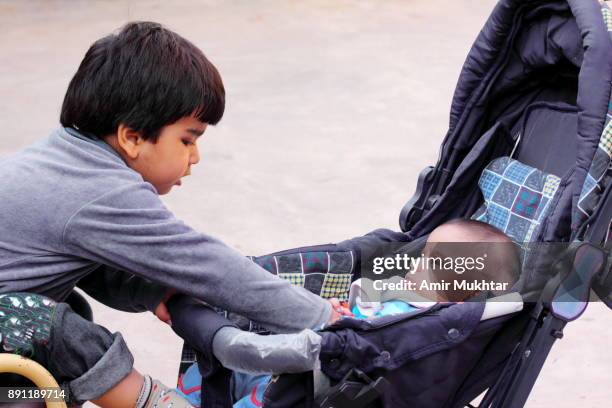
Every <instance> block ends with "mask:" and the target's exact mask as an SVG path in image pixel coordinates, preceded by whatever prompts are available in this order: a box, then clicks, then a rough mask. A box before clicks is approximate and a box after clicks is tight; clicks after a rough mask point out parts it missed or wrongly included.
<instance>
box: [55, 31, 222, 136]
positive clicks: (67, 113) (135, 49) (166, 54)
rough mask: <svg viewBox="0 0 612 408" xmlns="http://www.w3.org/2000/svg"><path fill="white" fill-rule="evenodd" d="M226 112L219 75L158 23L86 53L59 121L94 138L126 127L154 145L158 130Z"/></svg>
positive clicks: (98, 43)
mask: <svg viewBox="0 0 612 408" xmlns="http://www.w3.org/2000/svg"><path fill="white" fill-rule="evenodd" d="M224 109H225V90H224V88H223V82H222V81H221V76H220V75H219V72H218V71H217V69H216V68H215V67H214V66H213V65H212V64H211V63H210V62H209V61H208V60H207V59H206V57H205V56H204V54H203V53H202V51H200V50H199V49H198V48H197V47H196V46H195V45H193V44H192V43H191V42H189V41H187V40H186V39H184V38H183V37H181V36H180V35H178V34H176V33H174V32H172V31H170V30H168V29H166V28H164V27H163V26H161V25H160V24H157V23H152V22H134V23H129V24H127V25H125V26H124V27H123V28H122V29H121V30H120V31H119V32H118V33H117V34H111V35H108V36H106V37H104V38H101V39H100V40H98V41H96V42H95V43H94V44H93V45H92V46H91V47H90V48H89V50H88V51H87V53H86V54H85V57H84V58H83V61H81V65H80V66H79V69H78V70H77V72H76V74H75V75H74V77H73V78H72V80H71V81H70V85H68V90H67V91H66V96H65V97H64V103H63V104H62V112H61V115H60V122H61V124H62V125H63V126H66V127H74V128H76V129H78V130H80V131H82V132H83V133H85V134H87V133H89V134H93V135H95V136H97V137H103V136H106V135H109V134H112V133H114V132H116V131H117V128H118V126H119V124H124V125H126V126H128V127H129V128H131V129H133V130H135V131H138V132H141V134H142V137H143V138H144V139H147V140H151V141H153V142H155V141H156V140H157V137H158V136H159V131H160V130H161V128H162V127H164V126H166V125H170V124H172V123H174V122H176V121H177V120H179V119H180V118H182V117H185V116H190V115H193V116H194V117H196V118H197V119H198V120H200V121H202V122H204V123H208V124H211V125H214V124H216V123H217V122H219V121H220V120H221V117H222V116H223V111H224Z"/></svg>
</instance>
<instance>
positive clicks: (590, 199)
mask: <svg viewBox="0 0 612 408" xmlns="http://www.w3.org/2000/svg"><path fill="white" fill-rule="evenodd" d="M601 7H602V9H601V13H602V16H603V19H604V22H605V23H606V26H607V28H608V33H609V35H610V38H611V40H612V11H611V10H610V8H609V6H608V5H607V4H606V3H602V5H601ZM611 182H612V95H610V102H609V103H608V114H607V115H606V119H605V122H604V129H603V132H602V134H601V137H600V139H599V145H598V146H597V150H596V151H595V154H594V156H593V162H592V164H591V167H590V168H589V172H588V174H587V176H586V179H585V180H584V184H583V185H582V191H581V192H580V198H579V199H578V205H577V206H576V208H575V210H574V214H573V217H572V229H578V228H579V227H580V226H581V225H582V224H583V223H584V222H585V221H586V220H587V218H588V217H589V216H590V215H591V214H593V211H594V210H595V208H596V207H597V203H598V202H599V198H600V196H601V194H602V193H603V191H604V190H605V189H606V186H608V185H609V184H610V183H611Z"/></svg>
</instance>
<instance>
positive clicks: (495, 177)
mask: <svg viewBox="0 0 612 408" xmlns="http://www.w3.org/2000/svg"><path fill="white" fill-rule="evenodd" d="M560 181H561V180H560V179H559V177H557V176H554V175H552V174H547V173H544V172H542V171H540V170H537V169H534V168H533V167H529V166H527V165H525V164H523V163H521V162H518V161H516V160H513V159H511V158H509V157H500V158H497V159H495V160H493V161H492V162H491V163H490V164H489V165H488V166H487V167H486V168H485V170H484V171H483V172H482V175H481V176H480V180H479V182H478V185H479V186H480V189H481V191H482V195H483V196H484V201H485V202H484V204H483V205H482V206H481V207H480V208H479V209H478V211H476V213H475V214H474V216H473V217H472V218H474V219H476V220H479V221H483V222H486V223H488V224H491V225H493V226H494V227H496V228H498V229H500V230H501V231H503V232H504V233H505V234H506V235H508V236H509V237H510V238H512V239H513V240H514V241H515V242H518V243H523V242H525V243H526V242H531V241H532V240H533V239H534V238H535V236H534V232H535V231H536V229H537V227H538V226H539V225H540V223H541V222H542V220H543V219H544V217H546V214H547V212H548V209H549V207H550V205H549V204H550V201H551V199H552V198H553V196H554V195H555V193H556V192H557V189H558V188H559V182H560Z"/></svg>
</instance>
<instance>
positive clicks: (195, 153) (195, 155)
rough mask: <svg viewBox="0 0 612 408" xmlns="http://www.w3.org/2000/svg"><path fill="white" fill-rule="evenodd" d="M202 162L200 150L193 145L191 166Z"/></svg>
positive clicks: (190, 159)
mask: <svg viewBox="0 0 612 408" xmlns="http://www.w3.org/2000/svg"><path fill="white" fill-rule="evenodd" d="M199 162H200V151H199V150H198V146H197V145H193V150H192V151H191V157H190V158H189V164H191V165H194V164H198V163H199Z"/></svg>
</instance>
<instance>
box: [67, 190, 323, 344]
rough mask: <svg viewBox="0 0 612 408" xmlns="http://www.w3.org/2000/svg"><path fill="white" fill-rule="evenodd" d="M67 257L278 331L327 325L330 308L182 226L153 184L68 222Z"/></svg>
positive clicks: (95, 204) (110, 198) (114, 194)
mask: <svg viewBox="0 0 612 408" xmlns="http://www.w3.org/2000/svg"><path fill="white" fill-rule="evenodd" d="M62 238H63V245H64V247H65V250H66V251H67V252H68V253H71V254H73V255H75V256H79V257H83V258H86V259H90V260H92V261H94V262H99V263H102V264H105V265H108V266H110V267H114V268H118V269H121V270H124V271H128V272H131V273H134V274H135V275H139V276H142V277H144V278H146V279H149V280H151V281H153V282H155V283H158V284H161V285H164V286H167V287H169V288H174V289H176V290H177V291H179V292H181V293H184V294H187V295H190V296H193V297H195V298H197V299H200V300H203V301H205V302H206V303H208V304H210V305H213V306H217V307H221V308H223V309H227V310H229V311H232V312H235V313H238V314H241V315H243V316H245V317H247V318H249V319H251V320H254V321H256V322H259V323H261V324H262V325H264V326H266V327H268V328H269V329H270V330H272V331H276V332H293V331H298V330H301V329H304V328H316V327H319V326H321V325H322V324H325V323H326V322H327V321H328V319H329V316H330V314H331V306H330V305H329V303H328V302H326V301H324V300H323V299H321V298H320V297H318V296H316V295H314V294H312V293H310V292H308V291H307V290H305V289H303V288H300V287H296V286H292V285H291V284H290V283H289V282H287V281H285V280H283V279H281V278H278V277H277V276H274V275H272V274H270V273H269V272H268V271H266V270H264V269H263V268H261V267H259V266H258V265H257V264H255V263H253V262H251V261H250V260H249V259H247V258H246V257H245V256H243V255H241V254H240V253H238V252H237V251H235V250H234V249H232V248H230V247H228V246H227V245H225V244H223V243H222V242H221V241H219V240H217V239H215V238H213V237H211V236H208V235H205V234H202V233H199V232H197V231H195V230H193V229H192V228H190V227H188V226H187V225H186V224H185V223H183V222H182V221H180V220H178V219H177V218H176V217H174V215H173V214H172V213H171V212H170V211H169V210H168V209H166V207H165V206H164V205H163V203H162V202H161V200H160V199H159V197H158V196H157V194H156V193H155V191H154V190H153V187H152V186H150V185H149V184H148V183H133V184H130V185H127V186H123V187H121V188H119V189H115V190H113V191H111V192H109V193H106V194H105V195H103V196H101V197H99V198H97V199H96V200H94V201H92V202H89V203H88V204H86V205H84V206H83V207H82V208H80V209H79V210H78V211H77V212H76V213H75V214H74V215H73V216H72V217H71V218H70V219H69V220H68V221H67V223H66V225H65V228H64V232H63V236H62Z"/></svg>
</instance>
